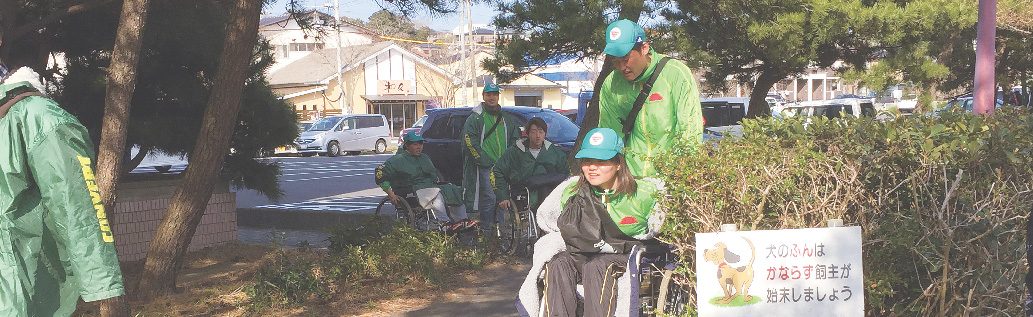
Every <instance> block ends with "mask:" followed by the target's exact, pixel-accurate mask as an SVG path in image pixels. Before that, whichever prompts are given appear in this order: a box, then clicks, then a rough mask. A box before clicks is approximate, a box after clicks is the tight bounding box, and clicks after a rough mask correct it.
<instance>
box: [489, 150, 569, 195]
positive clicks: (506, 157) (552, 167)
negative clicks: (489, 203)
mask: <svg viewBox="0 0 1033 317" xmlns="http://www.w3.org/2000/svg"><path fill="white" fill-rule="evenodd" d="M527 142H528V140H527V138H523V139H520V140H519V141H517V142H516V144H515V145H514V146H512V147H510V148H509V149H508V150H506V153H505V154H502V157H500V158H499V160H498V161H497V162H495V167H494V168H493V169H492V173H493V174H494V175H493V176H494V177H493V178H492V180H494V181H495V182H494V183H492V188H493V189H495V200H496V201H503V200H506V199H509V198H510V193H509V186H510V185H511V184H513V183H521V182H523V181H524V180H526V179H527V177H529V176H531V175H539V174H552V173H559V174H564V175H568V176H569V175H570V168H569V167H567V154H566V153H563V150H560V148H558V147H556V146H554V145H552V142H549V141H545V144H542V150H541V152H538V158H535V157H534V156H533V155H531V151H530V150H529V149H528V145H527ZM538 198H539V197H538V192H537V191H531V197H530V204H531V206H532V208H536V207H538V202H539V199H538Z"/></svg>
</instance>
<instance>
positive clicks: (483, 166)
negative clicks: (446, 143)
mask: <svg viewBox="0 0 1033 317" xmlns="http://www.w3.org/2000/svg"><path fill="white" fill-rule="evenodd" d="M481 98H483V100H484V101H483V102H481V104H479V105H477V106H476V107H474V108H473V110H472V111H471V113H470V116H469V117H467V118H466V124H464V125H463V135H462V140H461V141H462V142H463V148H464V151H463V189H465V191H464V193H463V195H464V198H465V200H466V207H467V209H470V210H476V211H477V212H479V213H480V220H481V224H483V225H486V226H489V227H490V226H491V225H492V224H494V223H496V222H500V221H502V219H495V208H496V207H497V206H496V201H495V192H494V190H493V189H492V187H493V186H492V183H494V180H493V177H492V172H491V171H492V167H494V166H495V161H497V160H498V159H499V157H501V156H502V154H503V153H504V152H505V151H506V149H507V148H509V147H510V146H512V145H513V144H514V143H516V140H517V139H519V138H520V125H519V124H517V123H516V121H515V120H514V119H513V118H510V117H509V116H508V115H506V114H505V112H503V111H502V106H501V105H499V86H498V84H495V83H487V84H485V85H484V91H483V92H482V93H481Z"/></svg>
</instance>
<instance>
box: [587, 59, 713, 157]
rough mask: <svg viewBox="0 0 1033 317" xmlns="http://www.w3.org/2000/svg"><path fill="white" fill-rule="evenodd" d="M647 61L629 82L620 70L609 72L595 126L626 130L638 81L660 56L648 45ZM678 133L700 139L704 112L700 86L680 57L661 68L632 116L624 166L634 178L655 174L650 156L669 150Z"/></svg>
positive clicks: (645, 77)
mask: <svg viewBox="0 0 1033 317" xmlns="http://www.w3.org/2000/svg"><path fill="white" fill-rule="evenodd" d="M649 54H650V59H651V60H650V64H649V67H647V68H646V70H645V71H644V72H642V75H640V76H639V77H638V78H636V79H635V80H633V81H628V80H627V79H625V78H624V76H623V75H621V74H620V73H619V72H613V73H610V75H609V76H607V77H606V79H605V80H604V81H603V85H602V89H600V91H601V92H600V94H599V127H600V128H610V129H613V130H614V131H617V133H621V131H624V130H623V129H624V125H623V124H621V121H620V120H621V119H624V118H625V117H627V116H628V113H630V112H631V108H632V106H633V105H634V104H635V99H636V98H638V94H639V92H640V91H642V85H643V84H645V81H646V80H648V79H649V76H652V75H653V70H655V69H656V64H657V63H659V62H660V59H661V58H663V57H664V55H662V54H659V53H657V52H656V51H653V50H652V49H650V52H649ZM680 138H685V139H689V140H691V142H694V143H695V144H697V145H698V144H700V143H701V142H702V139H703V114H702V111H701V110H700V105H699V90H698V89H697V88H696V80H695V78H693V76H692V72H691V71H689V68H688V67H687V66H685V64H683V63H682V62H680V61H678V60H673V59H672V60H670V61H668V62H667V65H665V66H664V68H663V69H662V70H661V71H660V76H659V77H658V78H657V79H656V82H655V83H654V84H653V90H652V91H651V92H650V93H649V98H647V99H646V102H645V103H644V104H643V105H642V110H641V111H640V112H639V113H638V117H637V118H635V128H634V129H633V130H632V131H631V137H630V138H627V136H625V140H628V142H627V144H625V148H624V152H625V153H626V154H627V159H628V167H630V168H631V173H632V175H635V176H636V177H655V176H656V170H655V169H654V167H653V163H652V162H651V161H652V159H654V158H655V157H657V156H658V155H659V154H660V153H661V152H662V151H665V150H668V149H670V148H671V147H672V146H673V144H674V141H675V140H677V139H680Z"/></svg>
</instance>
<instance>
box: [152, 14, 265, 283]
mask: <svg viewBox="0 0 1033 317" xmlns="http://www.w3.org/2000/svg"><path fill="white" fill-rule="evenodd" d="M261 10H262V1H261V0H237V3H236V5H235V6H234V8H233V9H232V11H231V12H230V20H229V24H228V25H227V28H226V40H225V42H224V44H223V51H222V54H221V56H220V57H219V68H218V70H217V73H216V74H215V78H214V80H213V83H214V86H213V88H212V94H211V97H210V98H209V100H208V105H207V109H205V114H204V119H203V121H202V123H201V132H200V133H199V134H198V140H197V144H196V145H195V147H194V150H193V151H192V152H191V155H190V165H189V167H188V168H187V170H186V173H185V175H184V177H183V180H182V182H181V183H180V185H179V187H177V188H176V192H175V193H174V194H173V196H172V199H171V201H170V203H169V209H168V211H167V212H166V214H165V218H164V219H162V221H161V224H160V225H159V226H158V230H157V232H155V233H154V237H153V238H152V239H151V245H150V249H149V250H148V251H147V260H146V261H145V263H144V272H143V275H142V277H141V279H140V284H139V287H138V294H139V295H140V297H141V299H143V300H148V299H151V298H154V297H155V296H159V295H164V294H169V293H172V292H173V291H174V290H175V286H176V275H177V273H178V270H179V268H180V267H181V266H182V263H183V257H184V255H185V254H186V250H187V246H189V243H190V240H191V238H192V237H193V235H194V232H195V231H196V229H197V225H198V223H200V222H201V216H202V215H203V214H204V209H205V206H206V205H207V204H208V199H209V198H211V195H212V189H213V188H214V186H215V183H216V182H217V181H218V177H219V169H220V167H221V166H222V162H223V160H224V158H225V156H226V154H227V152H229V142H230V134H231V133H232V132H233V127H234V126H235V123H236V118H237V112H238V109H239V108H240V100H241V94H242V93H243V90H244V85H245V84H246V83H245V80H246V79H247V78H246V71H247V68H248V66H249V65H250V62H251V56H252V51H253V49H254V47H255V42H256V39H257V37H258V19H259V16H260V14H261Z"/></svg>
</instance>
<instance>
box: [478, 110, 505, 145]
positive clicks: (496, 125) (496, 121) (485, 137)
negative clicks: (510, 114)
mask: <svg viewBox="0 0 1033 317" xmlns="http://www.w3.org/2000/svg"><path fill="white" fill-rule="evenodd" d="M484 111H488V110H484ZM502 115H503V114H502V112H501V111H500V112H499V115H498V116H497V117H495V124H493V125H491V129H488V133H485V134H484V136H483V137H481V139H482V140H485V139H487V138H488V137H489V136H491V134H492V133H495V128H498V127H499V122H502Z"/></svg>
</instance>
